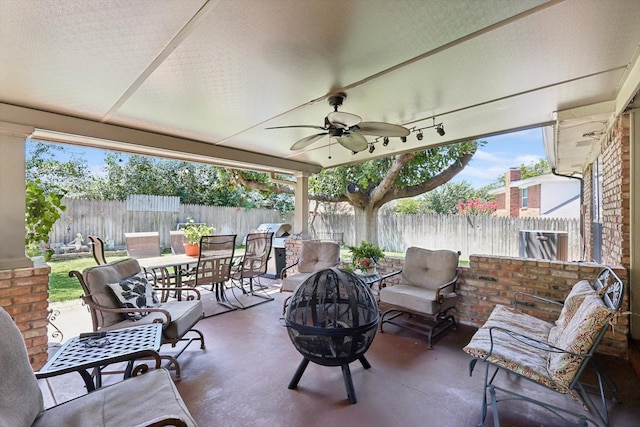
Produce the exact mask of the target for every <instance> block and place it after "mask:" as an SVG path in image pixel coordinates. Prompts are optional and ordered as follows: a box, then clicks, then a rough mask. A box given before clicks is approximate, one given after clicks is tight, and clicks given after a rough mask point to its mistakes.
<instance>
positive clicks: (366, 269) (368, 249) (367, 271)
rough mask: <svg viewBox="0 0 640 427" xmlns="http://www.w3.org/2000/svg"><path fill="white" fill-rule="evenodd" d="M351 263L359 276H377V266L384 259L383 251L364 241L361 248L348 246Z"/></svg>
mask: <svg viewBox="0 0 640 427" xmlns="http://www.w3.org/2000/svg"><path fill="white" fill-rule="evenodd" d="M347 248H348V249H349V252H350V253H351V263H352V264H353V267H354V269H355V272H356V273H357V274H361V275H365V276H371V275H374V274H376V265H377V264H378V261H379V260H382V259H384V252H382V249H380V248H379V247H377V246H376V245H374V244H373V243H369V242H365V241H362V242H361V243H360V246H348V247H347Z"/></svg>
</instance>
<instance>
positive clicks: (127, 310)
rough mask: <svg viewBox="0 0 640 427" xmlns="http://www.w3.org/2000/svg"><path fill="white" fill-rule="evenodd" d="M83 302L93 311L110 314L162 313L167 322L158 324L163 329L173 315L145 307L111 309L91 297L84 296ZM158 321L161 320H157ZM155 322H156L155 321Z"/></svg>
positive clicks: (165, 311) (162, 310) (160, 309)
mask: <svg viewBox="0 0 640 427" xmlns="http://www.w3.org/2000/svg"><path fill="white" fill-rule="evenodd" d="M171 289H175V288H171ZM82 300H83V301H84V303H85V304H87V305H88V306H89V308H91V309H92V310H96V311H105V312H108V313H123V314H124V313H136V312H140V313H149V312H155V313H161V314H162V315H163V316H164V317H165V320H164V321H162V320H160V322H158V323H162V325H163V329H164V327H166V326H167V325H168V324H169V323H171V313H169V312H168V311H167V310H165V309H163V308H155V307H143V308H129V307H127V308H111V307H105V306H103V305H100V304H96V303H95V302H94V301H93V299H92V298H91V295H84V296H83V297H82ZM156 320H159V318H158V319H156ZM154 321H155V320H154Z"/></svg>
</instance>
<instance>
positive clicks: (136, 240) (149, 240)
mask: <svg viewBox="0 0 640 427" xmlns="http://www.w3.org/2000/svg"><path fill="white" fill-rule="evenodd" d="M124 238H125V242H126V245H127V254H128V255H129V256H130V257H131V258H151V257H155V256H160V255H161V252H160V233H158V232H157V231H150V232H136V233H124Z"/></svg>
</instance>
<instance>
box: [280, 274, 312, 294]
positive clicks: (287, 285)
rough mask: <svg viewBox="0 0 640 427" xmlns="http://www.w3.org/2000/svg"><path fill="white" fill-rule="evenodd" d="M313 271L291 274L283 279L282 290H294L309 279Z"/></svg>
mask: <svg viewBox="0 0 640 427" xmlns="http://www.w3.org/2000/svg"><path fill="white" fill-rule="evenodd" d="M312 274H313V273H296V274H292V275H291V276H287V277H285V278H284V279H282V285H281V286H280V291H283V292H293V291H294V290H295V289H296V287H297V286H298V285H299V284H300V283H302V282H304V281H305V280H307V278H309V277H310V276H311V275H312Z"/></svg>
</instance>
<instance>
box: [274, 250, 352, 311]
mask: <svg viewBox="0 0 640 427" xmlns="http://www.w3.org/2000/svg"><path fill="white" fill-rule="evenodd" d="M339 263H340V245H338V244H337V243H336V242H319V241H315V240H306V241H304V242H302V247H301V248H300V257H299V258H298V260H297V261H296V262H295V263H293V264H291V265H288V266H286V267H285V268H283V269H282V271H281V272H280V279H281V280H282V284H281V286H280V292H293V291H294V290H295V289H296V287H297V286H298V285H299V284H300V283H302V282H304V281H305V280H307V278H309V276H311V275H312V274H313V273H315V272H317V271H320V270H324V269H326V268H331V267H337V266H338V264H339ZM288 301H289V298H287V299H286V300H285V301H284V309H286V307H287V303H288ZM283 313H284V311H283Z"/></svg>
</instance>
